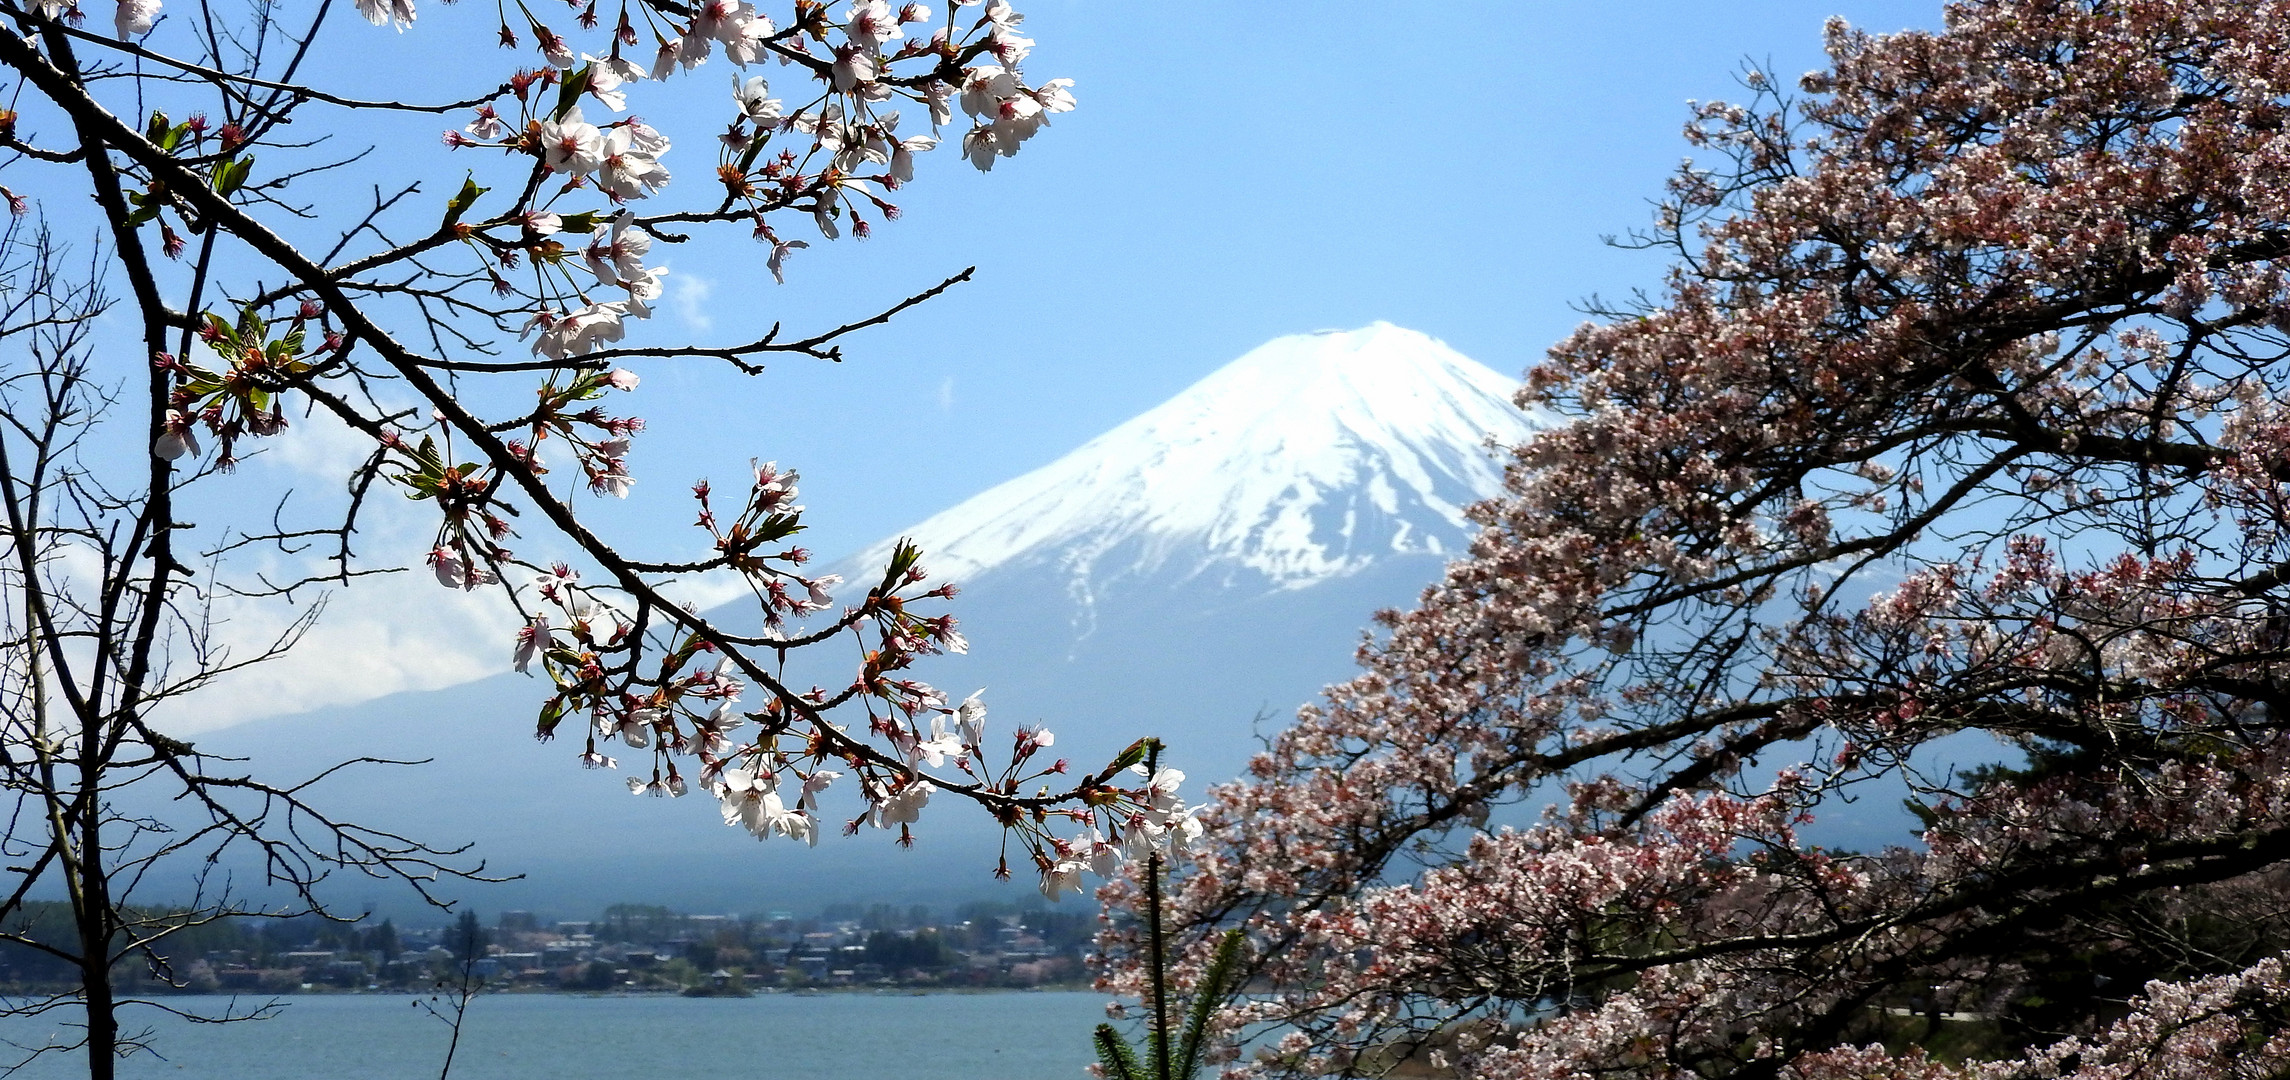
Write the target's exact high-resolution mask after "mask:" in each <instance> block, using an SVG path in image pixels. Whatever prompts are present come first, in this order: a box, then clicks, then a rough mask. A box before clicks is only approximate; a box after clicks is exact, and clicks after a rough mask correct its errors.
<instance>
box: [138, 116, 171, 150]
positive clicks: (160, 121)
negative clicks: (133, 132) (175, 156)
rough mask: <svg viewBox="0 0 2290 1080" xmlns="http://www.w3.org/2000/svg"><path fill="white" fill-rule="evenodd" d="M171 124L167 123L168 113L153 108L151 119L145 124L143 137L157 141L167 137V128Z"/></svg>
mask: <svg viewBox="0 0 2290 1080" xmlns="http://www.w3.org/2000/svg"><path fill="white" fill-rule="evenodd" d="M170 126H172V125H170V124H168V123H167V114H166V113H163V112H160V111H159V110H157V109H153V110H151V121H150V122H149V123H147V124H145V125H143V137H144V138H145V139H147V140H149V141H151V142H153V143H157V142H159V141H160V140H162V139H165V138H166V137H167V129H168V128H169V127H170Z"/></svg>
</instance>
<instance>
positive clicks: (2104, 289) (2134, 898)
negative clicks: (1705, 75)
mask: <svg viewBox="0 0 2290 1080" xmlns="http://www.w3.org/2000/svg"><path fill="white" fill-rule="evenodd" d="M1828 51H1829V57H1830V65H1829V67H1828V69H1827V70H1823V71H1817V72H1814V73H1812V74H1809V75H1806V76H1804V77H1803V79H1802V80H1801V81H1800V82H1798V83H1797V84H1796V86H1795V87H1794V88H1785V87H1784V86H1783V85H1782V84H1781V83H1779V82H1778V81H1776V80H1774V79H1772V78H1771V77H1770V76H1768V75H1766V74H1765V73H1763V72H1757V71H1751V72H1749V73H1748V74H1747V76H1746V79H1745V82H1746V85H1747V87H1748V88H1749V90H1750V94H1749V97H1750V101H1749V103H1748V104H1741V105H1737V104H1727V103H1713V104H1705V105H1699V106H1697V107H1696V108H1695V110H1694V113H1693V120H1692V122H1691V123H1690V125H1689V126H1688V128H1687V136H1688V138H1689V140H1690V141H1691V142H1692V143H1693V144H1694V145H1695V146H1697V147H1698V148H1700V150H1701V152H1702V154H1703V156H1704V159H1705V160H1704V161H1703V163H1700V164H1689V165H1687V166H1686V167H1684V168H1683V169H1682V170H1681V171H1680V172H1679V173H1678V174H1677V176H1676V179H1675V180H1674V181H1672V183H1671V185H1670V188H1669V191H1668V195H1667V197H1666V198H1665V199H1664V200H1663V201H1662V203H1661V204H1660V206H1659V211H1658V215H1657V218H1656V221H1655V223H1654V225H1653V227H1652V228H1651V230H1650V231H1649V232H1647V233H1646V234H1644V235H1643V236H1641V237H1640V238H1639V239H1640V240H1641V241H1643V242H1644V244H1645V245H1646V246H1648V247H1651V248H1654V249H1657V250H1662V251H1665V252H1667V253H1668V255H1669V257H1671V258H1672V259H1674V262H1673V264H1672V267H1671V269H1670V271H1669V273H1668V276H1667V277H1666V279H1665V280H1664V282H1663V285H1662V287H1661V289H1660V290H1659V291H1658V292H1657V293H1655V294H1652V295H1649V296H1647V297H1645V298H1644V299H1643V300H1642V301H1641V302H1639V303H1635V304H1631V305H1624V306H1616V305H1607V306H1601V307H1599V308H1597V309H1596V310H1595V311H1594V314H1595V315H1596V316H1597V317H1598V319H1597V321H1596V322H1594V323H1593V324H1590V325H1586V326H1585V327H1584V328H1582V329H1581V330H1580V331H1578V332H1576V333H1575V334H1574V335H1573V336H1571V337H1569V338H1567V339H1566V340H1564V341H1562V342H1560V343H1559V344H1558V345H1556V346H1555V347H1553V348H1552V350H1551V351H1550V354H1549V358H1548V360H1547V362H1545V363H1544V364H1542V365H1541V366H1539V367H1537V368H1535V369H1534V370H1532V371H1530V372H1529V373H1528V375H1527V379H1526V384H1525V387H1524V389H1523V390H1522V391H1521V393H1520V397H1519V401H1520V403H1521V404H1522V405H1523V406H1528V407H1540V408H1546V409H1550V410H1553V411H1555V412H1556V413H1558V414H1560V415H1561V416H1563V417H1565V418H1567V420H1568V422H1566V423H1564V424H1563V425H1561V426H1558V427H1555V428H1554V429H1552V430H1550V431H1548V432H1547V433H1544V434H1540V435H1538V436H1536V437H1535V438H1534V439H1532V440H1531V441H1529V442H1528V443H1526V444H1525V445H1523V446H1520V447H1518V448H1516V449H1515V450H1514V451H1513V452H1512V454H1511V457H1510V460H1509V464H1508V474H1507V481H1506V491H1505V492H1504V494H1503V495H1502V496H1501V497H1500V498H1498V499H1496V500H1494V501H1491V502H1488V503H1486V504H1483V505H1481V506H1480V507H1478V508H1477V510H1476V511H1475V513H1476V515H1477V520H1478V521H1479V522H1480V523H1481V524H1482V525H1483V526H1484V531H1483V532H1482V534H1481V535H1480V537H1479V539H1478V540H1477V541H1476V543H1475V544H1474V546H1473V547H1472V549H1471V550H1470V552H1469V554H1468V556H1467V557H1465V558H1463V559H1461V560H1460V561H1458V562H1456V563H1455V564H1453V565H1452V566H1451V567H1450V568H1449V570H1448V571H1447V573H1446V575H1445V577H1444V580H1443V581H1442V582H1441V583H1440V584H1438V585H1437V586H1436V587H1434V588H1432V589H1430V590H1428V591H1427V592H1426V593H1425V594H1424V596H1423V598H1422V600H1421V602H1420V604H1419V605H1418V606H1417V607H1415V608H1414V609H1412V610H1409V611H1405V612H1393V613H1386V614H1385V615H1384V616H1383V617H1382V626H1383V631H1382V633H1381V634H1380V635H1379V636H1378V637H1376V638H1374V639H1373V640H1371V641H1370V642H1369V643H1368V644H1367V645H1366V646H1365V647H1364V648H1363V650H1362V653H1361V661H1362V664H1363V667H1364V670H1363V671H1362V672H1361V674H1360V675H1358V676H1357V677H1356V678H1354V679H1353V680H1352V681H1350V682H1348V683H1345V684H1342V685H1339V686H1336V687H1333V688H1331V689H1330V690H1329V691H1328V693H1327V695H1326V699H1325V701H1323V702H1321V703H1320V704H1318V705H1315V706H1313V707H1310V708H1307V709H1305V710H1304V711H1303V712H1302V714H1301V716H1300V717H1299V719H1298V721H1297V723H1296V725H1295V726H1294V727H1293V728H1292V729H1291V730H1288V731H1286V732H1285V733H1283V734H1281V735H1280V736H1279V737H1278V738H1277V739H1276V741H1274V742H1273V743H1272V745H1271V746H1270V748H1269V750H1268V751H1267V752H1266V753H1264V754H1262V755H1261V756H1259V757H1258V758H1257V759H1256V760H1255V761H1254V763H1253V764H1252V766H1251V775H1250V776H1249V777H1248V778H1246V779H1245V780H1244V781H1242V782H1239V783H1236V784H1233V785H1230V786H1226V787H1224V788H1221V789H1219V790H1218V791H1217V792H1216V793H1215V795H1214V797H1213V799H1212V805H1211V807H1210V809H1209V811H1208V813H1207V824H1208V828H1209V833H1210V839H1209V841H1208V849H1207V850H1206V851H1205V853H1204V854H1203V855H1202V857H1201V858H1200V859H1199V860H1198V861H1197V862H1196V863H1195V864H1194V865H1193V867H1192V868H1191V869H1190V870H1189V871H1188V872H1187V874H1186V876H1185V877H1184V878H1183V879H1182V880H1181V881H1180V882H1179V883H1178V884H1177V886H1176V887H1175V896H1174V898H1173V900H1172V901H1171V903H1172V906H1173V911H1172V913H1171V917H1172V919H1173V920H1174V922H1175V923H1176V924H1177V925H1182V926H1187V927H1190V931H1189V934H1190V940H1191V941H1192V942H1193V943H1194V944H1193V946H1192V948H1191V951H1190V952H1189V953H1188V958H1189V959H1188V961H1187V963H1189V965H1190V967H1189V970H1191V971H1194V972H1198V971H1199V970H1200V969H1201V968H1202V967H1203V966H1204V965H1205V964H1206V963H1207V960H1208V957H1209V955H1210V953H1211V950H1212V949H1213V948H1214V944H1215V942H1216V941H1217V940H1218V937H1219V933H1220V932H1221V931H1222V930H1223V929H1224V928H1227V927H1241V928H1244V929H1245V930H1246V931H1247V932H1248V934H1249V935H1250V937H1251V939H1252V944H1251V947H1250V948H1249V949H1248V950H1247V954H1248V955H1249V956H1251V957H1254V958H1255V959H1254V960H1253V961H1252V964H1253V972H1252V973H1253V977H1254V979H1255V983H1254V985H1253V986H1252V988H1251V992H1250V993H1249V994H1248V995H1247V996H1246V997H1244V998H1241V999H1239V1000H1237V1001H1236V1002H1235V1003H1233V1004H1231V1005H1229V1006H1228V1007H1227V1008H1226V1009H1225V1010H1224V1012H1223V1014H1222V1020H1223V1023H1224V1025H1225V1027H1226V1030H1227V1031H1228V1033H1230V1034H1255V1035H1260V1036H1261V1038H1262V1039H1263V1040H1264V1042H1263V1043H1262V1044H1260V1046H1261V1049H1260V1052H1258V1053H1254V1054H1251V1055H1248V1056H1246V1057H1242V1056H1240V1055H1239V1054H1238V1052H1237V1050H1235V1049H1233V1048H1232V1044H1228V1048H1227V1055H1228V1061H1231V1062H1232V1064H1231V1065H1230V1066H1229V1073H1228V1075H1253V1074H1260V1073H1261V1074H1282V1075H1300V1076H1301V1075H1329V1074H1340V1075H1381V1074H1385V1073H1389V1072H1392V1071H1394V1070H1400V1069H1402V1068H1403V1067H1404V1068H1405V1069H1407V1070H1420V1069H1429V1070H1430V1073H1429V1074H1433V1075H1448V1074H1454V1075H1462V1076H1471V1077H1491V1078H1518V1080H1526V1078H1557V1077H1568V1078H1576V1077H1595V1076H1614V1077H1687V1076H1692V1077H1741V1078H1751V1077H1788V1078H1801V1080H1813V1078H1839V1080H1841V1078H1844V1077H1854V1078H1879V1077H1899V1078H1907V1077H1918V1078H1939V1077H1975V1076H1977V1077H1983V1078H2002V1077H2039V1076H2040V1077H2049V1076H2073V1077H2090V1078H2099V1077H2109V1078H2127V1077H2141V1078H2161V1077H2185V1078H2190V1080H2191V1078H2195V1077H2206V1078H2207V1077H2260V1076H2265V1077H2272V1076H2279V1075H2282V1072H2283V1070H2284V1069H2285V1068H2286V1067H2290V978H2286V976H2285V972H2284V970H2283V961H2282V959H2281V957H2280V955H2279V951H2280V949H2281V948H2282V946H2283V945H2284V943H2285V942H2284V938H2283V936H2282V935H2281V934H2280V933H2279V931H2278V930H2273V931H2266V932H2263V933H2259V932H2255V930H2263V929H2264V927H2265V926H2269V925H2271V926H2275V927H2278V926H2279V915H2278V910H2279V904H2278V901H2279V897H2280V883H2281V881H2282V878H2281V875H2280V873H2279V870H2280V868H2281V867H2282V865H2283V864H2284V862H2285V861H2286V860H2290V733H2286V732H2285V730H2284V725H2282V724H2279V723H2276V722H2275V713H2276V712H2277V711H2279V710H2282V709H2284V708H2285V707H2290V696H2286V694H2290V652H2286V646H2290V532H2286V531H2285V528H2284V522H2285V521H2286V520H2290V279H2286V278H2285V273H2284V259H2285V257H2286V256H2290V106H2286V105H2285V97H2284V95H2285V88H2286V87H2290V4H2285V3H2281V2H2272V0H2231V2H2230V0H2141V2H2118V0H1967V2H1963V3H1957V4H1953V5H1950V6H1949V8H1948V9H1947V19H1946V26H1945V29H1944V30H1943V31H1940V32H1936V33H1925V32H1905V33H1898V34H1891V35H1885V36H1871V35H1867V34H1863V33H1860V32H1856V31H1854V30H1851V29H1849V28H1847V27H1846V26H1844V25H1842V24H1841V23H1838V24H1832V26H1831V27H1830V29H1829V35H1828ZM1903 796H1905V797H1906V798H1907V799H1908V801H1909V803H1910V804H1911V809H1912V810H1913V811H1914V815H1915V816H1914V818H1913V819H1912V818H1911V817H1910V816H1909V815H1903V814H1900V813H1899V811H1898V810H1896V809H1893V808H1894V807H1896V806H1897V805H1898V803H1899V802H1900V800H1901V799H1902V797H1903ZM1538 810H1540V813H1539V814H1538V812H1537V811H1538ZM1888 815H1891V816H1895V817H1897V818H1898V820H1899V826H1898V832H1897V833H1896V834H1895V835H1897V836H1898V837H1899V838H1900V840H1899V842H1898V843H1897V844H1889V845H1885V846H1882V847H1881V849H1880V850H1851V848H1850V847H1848V846H1847V845H1844V844H1840V843H1837V842H1836V841H1835V840H1834V839H1833V838H1834V837H1837V836H1838V835H1840V834H1839V833H1838V832H1837V831H1836V830H1837V829H1838V828H1840V826H1841V825H1842V824H1846V823H1853V822H1859V823H1860V824H1861V825H1862V827H1863V829H1864V831H1865V830H1867V829H1873V828H1877V827H1879V826H1880V824H1881V823H1882V822H1883V821H1885V820H1888ZM1824 830H1828V831H1827V832H1824ZM1824 836H1828V837H1831V838H1832V839H1831V840H1830V841H1828V842H1824V841H1823V837H1824ZM1852 846H1854V847H1863V848H1866V847H1872V846H1876V845H1871V844H1856V845H1852ZM1113 891H1114V893H1115V898H1116V899H1125V900H1127V901H1128V902H1131V903H1135V902H1136V898H1135V895H1134V894H1135V888H1134V886H1130V887H1129V888H1127V889H1123V888H1118V887H1117V888H1115V889H1114V890H1113ZM2258 920H2264V921H2258ZM2253 928H2255V930H2254V929H2253ZM2246 931H2248V932H2246ZM2237 935H2240V936H2239V937H2238V936H2237ZM2230 938H2232V939H2234V940H2231V941H2230V940H2229V939H2230ZM1103 943H1104V947H1105V950H1106V952H1107V954H1108V955H1109V956H1110V957H1111V958H1112V962H1111V965H1110V967H1109V968H1108V975H1107V979H1106V985H1107V987H1108V988H1110V989H1114V990H1117V991H1120V992H1122V993H1126V994H1131V995H1136V994H1140V993H1145V992H1148V990H1147V988H1146V987H1144V986H1143V985H1142V981H1141V976H1139V975H1138V974H1137V973H1138V972H1139V971H1141V970H1143V969H1144V967H1145V966H1146V965H1141V964H1139V963H1138V959H1139V956H1140V954H1141V952H1143V951H1144V950H1143V948H1142V946H1141V945H1140V942H1139V936H1138V932H1137V931H1136V930H1134V929H1133V928H1132V926H1131V924H1130V923H1129V922H1120V923H1116V924H1114V925H1113V928H1112V929H1109V930H1108V931H1107V933H1106V935H1105V937H1104V942H1103ZM1179 970H1180V972H1183V971H1185V970H1188V968H1187V967H1186V966H1185V965H1180V967H1179ZM2110 976H2112V977H2110ZM1177 981H1178V982H1179V983H1180V984H1182V983H1183V981H1184V980H1183V979H1182V978H1180V979H1179V980H1177ZM1912 1013H1928V1014H1934V1015H1935V1016H1936V1015H1937V1014H1941V1013H1947V1014H1955V1015H1958V1016H1959V1017H1962V1016H1963V1015H1964V1014H1970V1017H1971V1018H1972V1020H1973V1021H1974V1022H1975V1024H1976V1025H1988V1026H1989V1030H1991V1031H1992V1032H1996V1034H1993V1036H1992V1037H1991V1038H1989V1039H1988V1040H1987V1042H1985V1043H1983V1044H1981V1045H1978V1046H1975V1047H1971V1048H1970V1049H1969V1050H1965V1049H1962V1048H1960V1049H1959V1050H1958V1051H1953V1052H1941V1051H1939V1050H1937V1049H1926V1048H1923V1047H1920V1046H1918V1045H1916V1044H1917V1043H1919V1042H1920V1040H1921V1037H1922V1036H1921V1034H1920V1033H1922V1032H1925V1031H1929V1030H1931V1029H1932V1028H1934V1027H1935V1026H1936V1025H1937V1023H1938V1021H1937V1020H1935V1019H1932V1018H1931V1017H1927V1018H1924V1019H1916V1018H1913V1017H1910V1016H1904V1015H1903V1014H1912ZM1967 1059H1969V1060H1967ZM1409 1074H1410V1075H1425V1073H1421V1072H1412V1071H1411V1072H1410V1073H1409Z"/></svg>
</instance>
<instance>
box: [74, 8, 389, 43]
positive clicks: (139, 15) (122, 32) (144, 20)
mask: <svg viewBox="0 0 2290 1080" xmlns="http://www.w3.org/2000/svg"><path fill="white" fill-rule="evenodd" d="M408 11H409V12H410V11H411V8H410V7H409V8H408ZM158 18H159V0H119V10H118V12H117V13H115V14H114V15H113V16H112V25H113V26H115V27H116V28H117V29H118V30H119V39H120V40H121V41H125V40H127V39H129V38H133V37H141V36H142V35H144V34H147V33H150V32H151V26H152V24H153V23H154V22H156V21H158ZM407 20H408V21H411V20H412V16H411V14H408V16H407Z"/></svg>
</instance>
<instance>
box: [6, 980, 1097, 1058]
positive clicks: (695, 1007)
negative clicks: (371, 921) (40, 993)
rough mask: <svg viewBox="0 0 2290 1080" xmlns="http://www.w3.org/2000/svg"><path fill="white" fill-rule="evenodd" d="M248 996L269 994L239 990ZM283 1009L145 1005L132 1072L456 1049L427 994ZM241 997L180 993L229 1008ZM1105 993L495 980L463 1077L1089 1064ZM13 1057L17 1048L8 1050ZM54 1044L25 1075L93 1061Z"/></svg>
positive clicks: (42, 1034) (14, 1030)
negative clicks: (659, 990) (720, 990)
mask: <svg viewBox="0 0 2290 1080" xmlns="http://www.w3.org/2000/svg"><path fill="white" fill-rule="evenodd" d="M236 1000H237V1002H238V1004H239V1007H240V1010H241V1011H244V1010H245V1008H247V1007H248V1006H249V1005H250V1004H254V1003H259V1002H260V1001H262V1000H269V999H250V998H244V997H242V998H238V999H236ZM276 1000H278V1001H280V1002H281V1003H283V1005H284V1008H283V1009H282V1010H281V1011H280V1012H279V1013H278V1015H277V1016H275V1017H273V1018H271V1019H268V1020H256V1021H249V1022H246V1023H239V1024H192V1023H188V1022H185V1021H183V1020H179V1019H174V1018H171V1017H166V1016H163V1015H160V1014H156V1013H154V1012H152V1011H151V1010H148V1009H141V1010H137V1011H136V1013H135V1014H133V1018H131V1019H130V1020H129V1021H128V1026H129V1027H130V1028H131V1029H132V1028H133V1027H135V1026H138V1025H140V1026H143V1027H148V1028H150V1029H151V1031H152V1036H151V1041H152V1043H153V1048H154V1049H155V1050H156V1051H157V1052H158V1054H159V1055H163V1058H162V1057H154V1056H153V1055H150V1054H138V1055H136V1056H135V1057H133V1058H131V1059H128V1060H127V1061H124V1062H122V1063H121V1064H120V1070H119V1075H120V1076H121V1077H122V1078H123V1080H158V1078H161V1077H165V1078H170V1080H208V1078H212V1080H311V1078H316V1077H325V1078H327V1080H419V1078H429V1077H435V1076H436V1075H437V1071H438V1066H439V1065H440V1064H441V1063H442V1061H443V1060H444V1055H445V1042H446V1035H447V1032H446V1028H445V1025H443V1024H441V1023H439V1022H438V1021H436V1020H433V1019H431V1018H430V1017H429V1016H428V1015H427V1014H425V1013H424V1012H423V1011H422V1010H420V1009H418V1008H415V1007H414V1006H413V1005H412V1002H413V1000H414V998H413V996H412V995H405V994H381V993H374V994H340V995H323V994H322V995H308V996H298V997H286V998H279V999H276ZM231 1001H232V999H229V998H222V997H187V998H172V999H169V1003H170V1004H173V1005H177V1006H180V1007H182V1008H185V1009H186V1010H191V1011H199V1012H204V1013H219V1012H221V1011H222V1010H223V1008H224V1006H225V1005H227V1004H229V1003H230V1002H231ZM1105 1001H1106V998H1105V997H1104V995H1101V994H1094V993H998V994H929V995H922V996H913V995H904V994H902V995H896V996H893V995H887V994H885V995H878V994H871V993H837V994H819V995H804V996H797V995H790V994H759V995H757V996H755V997H752V998H683V997H666V996H663V997H581V996H574V995H564V994H491V995H486V996H482V997H480V998H478V999H477V1000H476V1001H475V1002H473V1003H471V1005H470V1009H469V1020H468V1022H467V1024H466V1025H464V1030H463V1032H462V1037H461V1049H460V1052H459V1053H458V1055H457V1056H456V1057H455V1058H454V1064H453V1076H454V1078H455V1080H543V1078H546V1080H628V1078H629V1077H641V1076H661V1075H676V1076H711V1075H712V1076H732V1077H747V1076H752V1077H771V1078H777V1077H786V1078H788V1080H879V1078H881V1077H886V1076H903V1077H912V1078H913V1080H1077V1078H1079V1077H1080V1076H1081V1075H1082V1067H1083V1066H1084V1065H1086V1064H1088V1063H1089V1062H1090V1061H1092V1060H1095V1058H1094V1056H1093V1054H1092V1052H1091V1050H1090V1034H1091V1032H1092V1031H1093V1030H1095V1028H1096V1026H1097V1024H1098V1023H1100V1022H1101V1021H1103V1020H1104V1018H1105V1012H1104V1005H1105ZM65 1015H67V1014H65V1013H55V1014H51V1016H50V1018H47V1019H42V1020H38V1021H31V1020H21V1019H18V1020H8V1021H0V1038H5V1039H7V1040H8V1041H10V1042H13V1043H16V1044H18V1045H27V1044H31V1045H37V1044H40V1043H43V1042H46V1041H47V1040H48V1039H49V1038H51V1037H60V1036H61V1035H62V1034H63V1033H64V1032H63V1029H62V1027H61V1025H60V1024H59V1023H57V1022H56V1020H55V1018H57V1017H63V1016H65ZM0 1064H4V1063H0ZM86 1069H87V1066H86V1063H85V1061H84V1060H83V1059H82V1058H80V1057H78V1056H76V1055H74V1056H71V1057H65V1056H61V1055H55V1056H48V1057H44V1058H42V1059H41V1060H40V1061H38V1062H36V1063H34V1064H33V1065H31V1066H30V1067H28V1068H26V1069H25V1070H23V1071H22V1072H19V1073H16V1074H15V1078H17V1080H49V1078H57V1080H62V1078H67V1077H73V1076H83V1077H84V1076H85V1075H87V1073H86Z"/></svg>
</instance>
